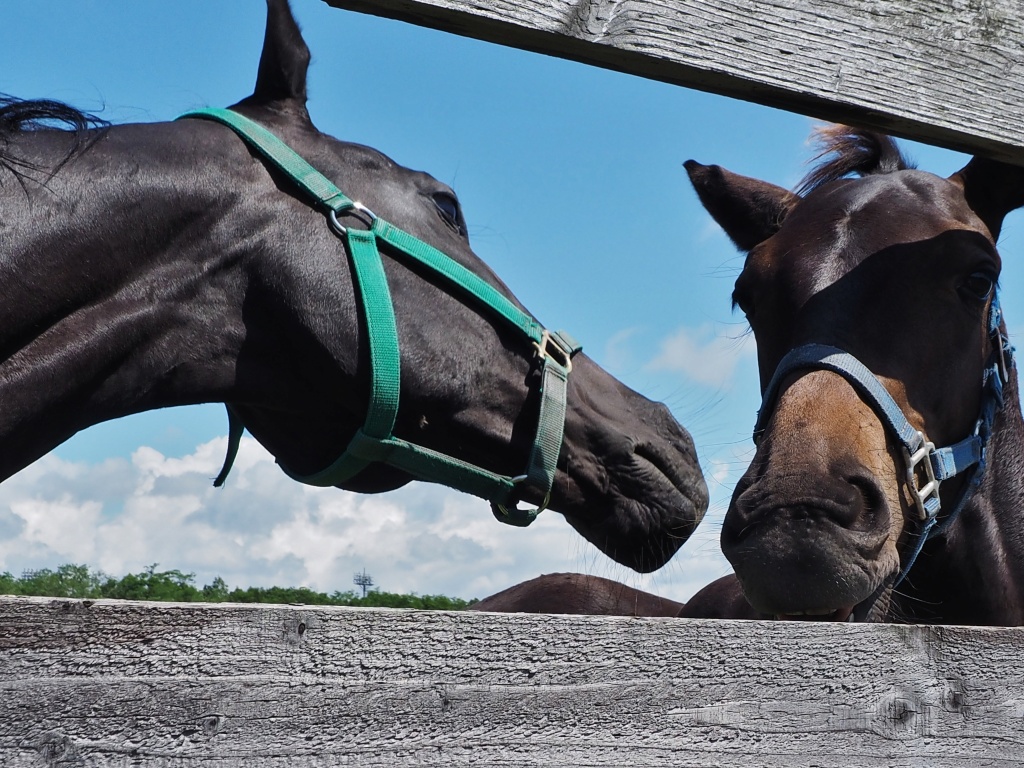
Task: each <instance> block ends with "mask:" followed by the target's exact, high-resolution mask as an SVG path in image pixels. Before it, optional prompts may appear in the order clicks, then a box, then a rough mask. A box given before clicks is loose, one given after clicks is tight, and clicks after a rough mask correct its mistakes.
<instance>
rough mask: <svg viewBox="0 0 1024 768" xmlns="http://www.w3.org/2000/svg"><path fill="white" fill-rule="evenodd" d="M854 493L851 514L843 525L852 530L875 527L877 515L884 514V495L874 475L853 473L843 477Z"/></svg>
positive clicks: (864, 529) (867, 529) (866, 529)
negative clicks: (854, 497)
mask: <svg viewBox="0 0 1024 768" xmlns="http://www.w3.org/2000/svg"><path fill="white" fill-rule="evenodd" d="M845 480H846V482H847V483H848V484H849V485H850V486H851V487H852V489H853V491H854V493H855V494H856V499H855V501H854V503H853V504H851V505H850V507H851V512H852V514H851V516H850V519H849V521H848V523H847V524H846V526H845V527H847V528H849V529H850V530H854V531H869V530H873V529H874V528H876V527H877V524H878V517H879V515H881V514H885V511H886V508H887V506H886V497H885V493H884V492H883V491H882V487H881V486H880V485H879V483H878V480H877V479H876V478H875V476H874V475H865V474H862V473H855V474H853V475H850V476H848V477H846V478H845Z"/></svg>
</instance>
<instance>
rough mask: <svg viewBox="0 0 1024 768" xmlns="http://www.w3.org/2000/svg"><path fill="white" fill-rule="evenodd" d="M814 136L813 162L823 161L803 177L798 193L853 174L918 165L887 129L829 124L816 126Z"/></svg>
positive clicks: (886, 170) (884, 171)
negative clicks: (882, 130) (868, 128)
mask: <svg viewBox="0 0 1024 768" xmlns="http://www.w3.org/2000/svg"><path fill="white" fill-rule="evenodd" d="M813 140H814V144H815V145H816V146H817V148H818V154H817V155H815V156H814V159H813V160H812V162H814V161H823V162H821V163H820V164H819V165H818V166H817V167H815V168H814V169H812V170H811V172H810V173H808V174H807V175H806V176H805V177H804V178H803V180H802V181H801V182H800V185H799V186H798V187H797V194H798V195H806V194H807V193H808V192H811V191H812V190H814V189H817V188H818V187H820V186H821V185H822V184H826V183H828V182H830V181H837V180H838V179H843V178H846V177H847V176H849V175H850V174H856V175H857V176H868V175H871V174H876V173H893V172H894V171H905V170H908V169H910V168H914V167H915V166H914V164H913V163H912V162H910V161H909V160H908V159H907V158H906V156H905V155H904V154H903V153H902V152H901V151H900V148H899V147H898V146H897V145H896V142H895V141H894V140H893V138H892V137H891V136H886V135H885V134H883V133H877V132H875V131H869V130H864V129H861V128H851V127H849V126H847V125H826V126H823V127H820V128H816V129H815V130H814V133H813Z"/></svg>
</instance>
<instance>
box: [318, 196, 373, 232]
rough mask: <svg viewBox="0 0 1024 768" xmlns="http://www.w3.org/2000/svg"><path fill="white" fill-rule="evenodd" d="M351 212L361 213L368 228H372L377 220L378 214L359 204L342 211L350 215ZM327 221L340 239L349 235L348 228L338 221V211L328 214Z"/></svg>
mask: <svg viewBox="0 0 1024 768" xmlns="http://www.w3.org/2000/svg"><path fill="white" fill-rule="evenodd" d="M349 211H354V212H356V213H361V214H362V215H363V216H364V217H365V223H366V226H367V227H372V226H373V222H374V221H376V219H377V214H375V213H374V212H373V211H371V210H370V209H369V208H367V207H366V206H365V205H363V204H362V203H359V202H355V203H352V205H350V206H349V207H347V208H342V209H341V212H342V213H348V212H349ZM327 221H328V222H329V223H330V225H331V229H333V230H334V232H335V234H337V235H339V236H340V237H344V236H345V235H346V234H348V227H346V226H345V225H344V224H342V223H341V222H340V221H338V211H336V210H334V209H333V208H332V209H331V210H329V211H328V212H327Z"/></svg>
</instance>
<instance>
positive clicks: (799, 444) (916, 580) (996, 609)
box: [682, 126, 1024, 625]
mask: <svg viewBox="0 0 1024 768" xmlns="http://www.w3.org/2000/svg"><path fill="white" fill-rule="evenodd" d="M823 140H824V155H825V156H827V157H828V160H827V162H824V163H823V164H821V165H820V166H819V167H818V168H816V169H815V170H814V171H813V172H812V173H811V175H810V176H809V177H808V178H807V180H806V181H805V183H804V184H803V185H802V188H801V190H800V192H799V193H798V194H794V193H791V192H789V191H787V190H785V189H782V188H780V187H777V186H775V185H773V184H769V183H766V182H762V181H757V180H755V179H751V178H747V177H744V176H739V175H737V174H734V173H730V172H729V171H726V170H723V169H721V168H719V167H717V166H704V165H700V164H699V163H695V162H693V161H690V162H689V163H687V170H688V171H689V173H690V178H691V180H692V181H693V184H694V186H695V188H696V190H697V193H698V195H699V196H700V199H701V201H702V202H703V203H704V205H705V207H706V208H707V209H708V211H709V212H710V213H711V215H712V216H713V217H714V218H715V219H716V221H718V223H719V224H720V225H721V226H722V227H723V229H725V231H726V233H727V234H728V235H729V236H730V237H731V238H732V240H733V241H734V242H735V243H736V245H737V246H739V247H740V248H741V249H742V250H744V251H746V252H747V257H746V262H745V264H744V267H743V271H742V272H741V274H740V276H739V278H738V279H737V280H736V286H735V291H734V293H733V300H734V303H735V304H736V305H737V306H738V307H740V308H741V309H742V310H743V312H744V313H745V314H746V316H747V319H748V321H749V322H750V326H751V328H752V330H753V332H754V336H755V337H756V339H757V354H758V365H759V367H760V373H761V389H762V393H763V395H764V401H763V403H762V407H761V413H760V415H759V417H758V421H757V425H756V427H755V440H756V441H757V452H756V454H755V455H754V459H753V461H752V462H751V464H750V467H749V468H748V469H747V471H746V473H745V474H744V475H743V477H742V478H741V479H740V481H739V483H738V484H737V487H736V489H735V492H734V494H733V497H732V502H731V504H730V507H729V510H728V513H727V515H726V518H725V523H724V525H723V528H722V549H723V552H724V553H725V555H726V557H727V558H728V559H729V561H730V562H731V563H732V565H733V567H734V568H735V571H736V576H735V577H726V578H725V579H723V580H720V581H718V582H716V583H715V584H713V585H711V586H710V587H708V588H706V589H705V590H703V591H702V592H700V593H698V594H697V595H695V596H694V597H693V598H692V599H691V600H690V601H689V602H688V603H687V606H686V609H685V610H684V612H683V614H682V615H684V616H693V617H710V616H719V617H721V616H725V617H729V616H732V617H737V618H741V617H747V618H750V617H757V616H769V617H773V616H777V617H780V618H800V619H818V620H833V621H845V620H869V621H870V620H875V621H881V620H886V621H914V622H939V623H960V624H1009V625H1016V624H1022V623H1024V519H1022V517H1021V512H1022V510H1024V421H1022V418H1021V409H1020V400H1019V394H1018V386H1017V373H1016V370H1015V368H1014V365H1013V358H1012V348H1011V347H1010V345H1009V341H1008V340H1007V338H1006V327H1005V324H1004V323H1003V320H1002V313H1001V311H1000V309H999V304H998V296H997V290H996V287H997V281H998V278H999V273H1000V269H1001V264H1002V262H1001V260H1000V256H999V253H998V252H997V251H996V247H995V243H996V241H997V240H998V238H999V232H1000V229H1001V227H1002V223H1003V218H1004V216H1005V215H1006V214H1007V213H1009V212H1010V211H1012V210H1014V209H1016V208H1019V207H1021V206H1022V205H1024V169H1022V168H1019V167H1016V166H1010V165H1006V164H1002V163H998V162H994V161H990V160H986V159H984V158H974V159H973V160H972V161H971V162H970V163H969V164H968V165H967V166H966V167H965V168H963V169H962V170H960V171H958V172H957V173H955V174H953V175H952V176H950V177H949V178H946V179H944V178H940V177H938V176H935V175H933V174H930V173H925V172H923V171H918V170H915V169H913V168H912V167H910V165H909V163H907V161H906V160H905V159H904V158H903V157H902V156H901V154H900V152H899V150H898V148H897V147H896V145H895V144H894V142H893V141H892V140H891V139H890V138H888V137H886V136H880V135H878V134H874V133H870V132H863V131H855V130H850V129H846V128H843V127H841V126H839V127H835V128H832V129H829V130H826V131H825V132H824V133H823ZM851 174H853V175H855V176H856V178H850V177H849V176H850V175H851ZM741 588H742V590H741Z"/></svg>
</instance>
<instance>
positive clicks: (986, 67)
mask: <svg viewBox="0 0 1024 768" xmlns="http://www.w3.org/2000/svg"><path fill="white" fill-rule="evenodd" d="M325 2H327V3H329V4H330V5H333V6H336V7H338V8H346V9H351V10H356V11H362V12H365V13H371V14H375V15H379V16H386V17H391V18H396V19H401V20H403V21H409V22H412V23H415V24H420V25H424V26H429V27H434V28H437V29H442V30H446V31H449V32H454V33H457V34H461V35H466V36H469V37H475V38H479V39H482V40H487V41H489V42H495V43H501V44H504V45H509V46H513V47H517V48H524V49H527V50H532V51H538V52H541V53H546V54H552V55H555V56H560V57H563V58H568V59H574V60H576V61H581V62H584V63H588V64H594V65H597V66H601V67H607V68H610V69H615V70H619V71H622V72H627V73H629V74H634V75H640V76H642V77H648V78H653V79H656V80H663V81H666V82H669V83H675V84H678V85H684V86H688V87H691V88H697V89H700V90H706V91H712V92H715V93H720V94H724V95H726V96H733V97H736V98H740V99H745V100H748V101H753V102H757V103H760V104H765V105H768V106H772V107H779V108H782V109H787V110H790V111H793V112H799V113H803V114H806V115H810V116H813V117H817V118H821V119H823V120H829V121H835V122H845V123H850V124H853V125H859V126H863V127H868V128H874V129H878V130H882V131H885V132H888V133H890V134H892V135H895V136H902V137H904V138H912V139H918V140H920V141H925V142H929V143H933V144H937V145H940V146H945V147H948V148H950V149H957V150H962V151H966V152H972V153H979V154H987V155H990V156H992V157H996V158H1000V159H1004V160H1010V161H1015V162H1017V163H1020V164H1024V121H1022V120H1021V116H1022V114H1024V3H1021V2H1020V0H828V2H824V1H823V0H487V1H486V2H484V0H325ZM694 119H699V116H696V115H695V116H694Z"/></svg>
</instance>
